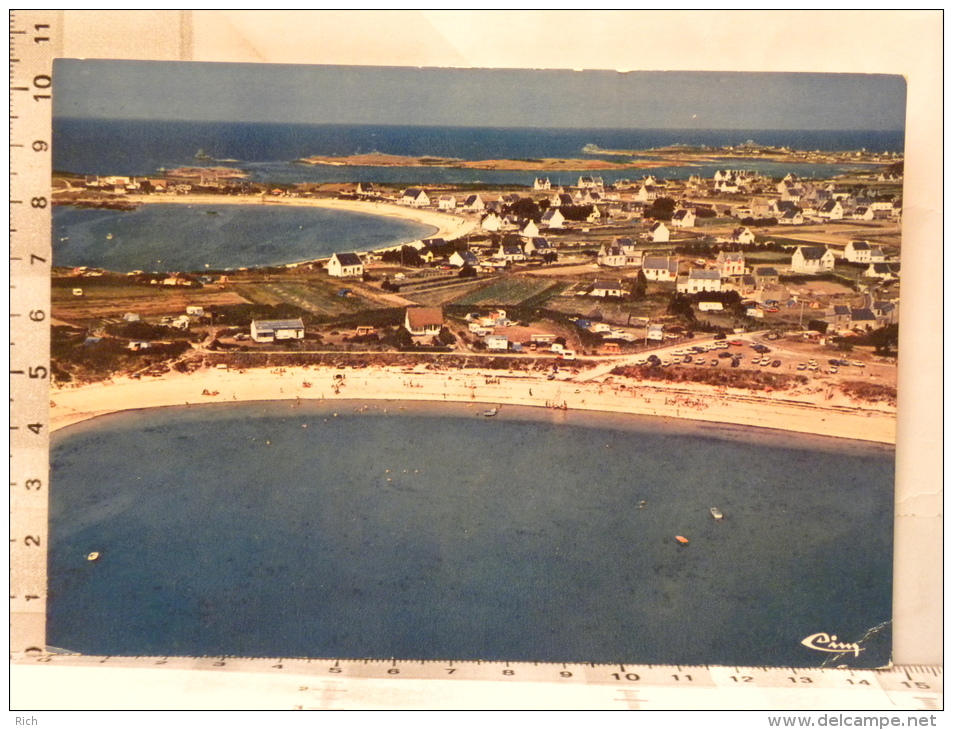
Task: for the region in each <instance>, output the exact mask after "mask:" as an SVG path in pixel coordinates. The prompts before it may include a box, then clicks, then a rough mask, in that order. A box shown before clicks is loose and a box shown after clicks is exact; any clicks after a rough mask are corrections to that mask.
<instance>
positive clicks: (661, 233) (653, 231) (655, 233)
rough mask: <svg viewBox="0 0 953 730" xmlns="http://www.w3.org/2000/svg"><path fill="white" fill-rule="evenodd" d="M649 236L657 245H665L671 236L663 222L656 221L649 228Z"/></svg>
mask: <svg viewBox="0 0 953 730" xmlns="http://www.w3.org/2000/svg"><path fill="white" fill-rule="evenodd" d="M649 236H650V237H651V238H652V241H654V242H655V243H665V242H666V241H668V240H669V237H670V234H669V230H668V228H667V227H666V226H665V224H664V223H662V221H655V223H653V224H652V225H651V226H649Z"/></svg>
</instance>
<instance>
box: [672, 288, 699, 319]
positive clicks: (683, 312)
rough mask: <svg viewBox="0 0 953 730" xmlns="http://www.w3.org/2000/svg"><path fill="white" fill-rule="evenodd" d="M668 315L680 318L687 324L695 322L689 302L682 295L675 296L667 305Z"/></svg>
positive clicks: (693, 312)
mask: <svg viewBox="0 0 953 730" xmlns="http://www.w3.org/2000/svg"><path fill="white" fill-rule="evenodd" d="M668 313H669V314H672V315H675V316H676V317H682V318H683V319H685V320H687V321H688V322H694V321H695V311H694V310H693V309H692V302H691V300H690V299H689V298H688V297H687V296H685V295H684V294H675V295H673V296H672V299H671V301H669V303H668Z"/></svg>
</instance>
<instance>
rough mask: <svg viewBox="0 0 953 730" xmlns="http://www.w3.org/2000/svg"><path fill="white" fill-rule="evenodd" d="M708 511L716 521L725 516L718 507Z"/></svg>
mask: <svg viewBox="0 0 953 730" xmlns="http://www.w3.org/2000/svg"><path fill="white" fill-rule="evenodd" d="M708 511H709V512H711V516H712V517H714V518H715V519H716V520H720V519H722V518H723V517H724V516H725V515H724V513H723V512H722V511H721V510H720V509H718V508H717V507H710V508H709V510H708Z"/></svg>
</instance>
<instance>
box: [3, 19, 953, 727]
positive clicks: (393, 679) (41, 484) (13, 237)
mask: <svg viewBox="0 0 953 730" xmlns="http://www.w3.org/2000/svg"><path fill="white" fill-rule="evenodd" d="M62 18H63V16H62V11H54V10H30V11H14V12H12V13H11V15H10V49H11V58H10V69H11V71H10V74H11V75H10V79H11V81H10V89H11V91H10V94H11V98H10V279H11V298H10V303H11V310H10V343H11V344H10V395H11V397H10V447H11V462H10V463H11V468H10V475H11V476H10V509H11V516H10V529H11V532H10V565H11V575H10V588H11V591H10V642H11V644H10V648H11V655H12V657H13V659H12V661H11V706H12V707H13V708H14V709H16V708H23V709H41V708H53V707H56V706H59V703H60V702H61V701H62V706H63V707H69V708H74V709H75V708H78V707H80V706H88V707H91V708H97V709H102V708H107V707H111V706H114V704H115V702H116V698H115V696H114V694H112V693H111V688H112V687H114V686H115V684H114V680H116V679H117V678H118V677H122V680H123V681H124V682H125V683H126V684H125V685H124V686H125V690H124V696H123V705H124V706H126V707H129V706H141V707H149V706H163V707H172V706H177V699H178V700H181V703H182V706H197V707H223V706H229V707H234V706H235V702H234V698H235V697H236V693H238V694H240V696H241V698H242V701H243V702H245V703H247V704H248V706H250V707H282V708H300V709H310V708H315V709H331V708H342V709H345V708H358V707H413V706H426V707H443V706H446V707H464V706H471V707H472V706H486V707H499V706H501V705H502V706H514V707H515V706H536V707H547V708H557V707H562V706H572V707H589V708H611V709H619V708H623V709H662V708H678V709H684V708H687V707H692V706H702V707H724V708H731V709H737V708H742V707H758V708H761V709H785V708H803V707H809V708H813V709H823V708H826V707H851V708H863V709H865V710H873V711H875V710H881V709H882V710H898V709H907V710H933V709H940V706H941V702H942V670H940V669H938V668H935V667H894V668H891V669H887V670H850V669H833V668H830V669H829V668H824V669H785V668H749V667H709V666H697V667H683V666H658V665H651V666H648V665H628V664H626V665H603V664H540V663H531V662H479V661H461V662H456V661H454V662H450V661H447V662H436V661H397V660H393V661H373V660H367V661H365V660H347V659H342V660H334V659H326V660H321V659H314V660H307V659H241V658H232V657H221V658H186V657H178V658H175V657H89V656H77V655H69V654H60V653H51V652H50V651H49V650H48V648H47V646H46V608H47V601H46V598H47V569H46V552H47V545H48V539H47V538H48V504H47V498H48V486H49V462H48V454H49V434H48V424H49V418H48V415H49V414H48V410H49V380H50V359H49V353H50V346H49V325H50V310H49V307H50V275H51V264H52V250H51V215H50V211H51V205H52V200H51V192H50V190H51V188H50V180H51V172H52V171H51V147H52V144H53V140H52V139H51V126H52V125H51V120H52V102H53V98H52V97H53V93H54V89H53V72H52V66H53V58H54V57H55V55H56V53H55V48H56V46H57V43H58V42H59V38H60V37H61V32H62V28H61V25H62ZM130 669H135V670H137V671H136V672H130V671H129V670H130ZM64 673H66V674H64ZM64 677H66V679H65V681H66V683H67V684H68V685H69V686H70V687H71V688H72V691H71V693H70V695H69V697H68V698H63V697H62V696H60V695H58V693H57V691H56V688H57V687H58V686H63V685H60V684H59V682H60V681H61V680H63V678H64ZM160 677H161V678H162V679H161V681H159V678H160ZM263 677H264V678H267V682H264V681H262V680H263ZM104 680H106V681H104ZM157 686H161V687H162V691H163V692H166V693H167V694H166V695H162V696H156V695H155V692H156V691H158V690H156V687H157ZM196 686H201V687H202V693H201V694H198V693H197V692H196V691H195V689H194V688H195V687H196ZM529 688H532V689H531V690H530V689H529ZM77 698H82V699H81V701H80V704H79V705H78V704H77ZM136 698H138V700H139V701H138V702H137V701H136ZM226 698H231V699H226ZM506 698H510V700H511V701H509V702H508V701H507V700H506Z"/></svg>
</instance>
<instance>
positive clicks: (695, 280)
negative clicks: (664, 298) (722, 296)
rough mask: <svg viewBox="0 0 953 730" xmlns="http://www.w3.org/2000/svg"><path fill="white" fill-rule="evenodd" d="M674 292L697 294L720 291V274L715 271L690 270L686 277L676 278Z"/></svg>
mask: <svg viewBox="0 0 953 730" xmlns="http://www.w3.org/2000/svg"><path fill="white" fill-rule="evenodd" d="M675 291H678V292H681V293H683V294H697V293H698V292H702V291H721V274H719V273H718V272H717V271H716V270H715V269H691V270H690V271H689V272H688V275H687V276H686V275H682V276H679V277H678V280H677V281H676V282H675Z"/></svg>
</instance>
